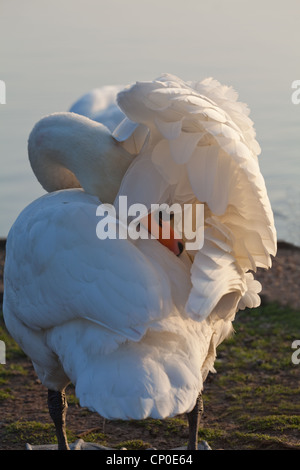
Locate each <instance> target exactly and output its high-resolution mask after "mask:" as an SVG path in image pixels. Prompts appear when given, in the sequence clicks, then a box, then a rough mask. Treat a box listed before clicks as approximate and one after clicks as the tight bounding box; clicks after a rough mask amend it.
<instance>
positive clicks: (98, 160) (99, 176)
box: [28, 113, 133, 203]
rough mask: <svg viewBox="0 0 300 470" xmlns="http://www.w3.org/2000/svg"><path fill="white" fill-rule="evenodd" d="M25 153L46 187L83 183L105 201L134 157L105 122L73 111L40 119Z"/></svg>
mask: <svg viewBox="0 0 300 470" xmlns="http://www.w3.org/2000/svg"><path fill="white" fill-rule="evenodd" d="M28 155H29V160H30V164H31V166H32V169H33V171H34V173H35V175H36V177H37V179H38V180H39V182H40V183H41V185H42V186H43V187H44V189H46V191H48V192H52V191H56V190H58V189H67V188H74V187H75V188H78V187H82V188H84V189H85V191H86V192H88V193H90V194H93V195H96V196H98V197H99V199H100V200H101V202H107V203H113V201H114V198H115V196H116V194H117V193H118V190H119V187H120V184H121V181H122V178H123V176H124V174H125V172H126V171H127V168H128V167H129V165H130V163H131V162H132V159H133V157H132V155H130V154H129V153H128V152H126V150H124V149H123V148H122V147H121V145H120V144H119V143H118V142H117V141H116V140H115V139H114V138H113V137H112V136H111V133H110V131H109V130H108V129H107V128H106V127H105V126H103V125H102V124H100V123H97V122H95V121H92V120H91V119H89V118H87V117H85V116H81V115H79V114H75V113H55V114H51V115H49V116H46V117H44V118H43V119H41V120H40V121H39V122H38V123H37V124H36V125H35V126H34V128H33V130H32V132H31V134H30V136H29V140H28Z"/></svg>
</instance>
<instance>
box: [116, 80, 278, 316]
mask: <svg viewBox="0 0 300 470" xmlns="http://www.w3.org/2000/svg"><path fill="white" fill-rule="evenodd" d="M117 101H118V104H119V106H120V108H121V109H122V110H123V112H124V113H125V114H126V116H127V118H128V119H130V120H131V121H133V122H135V123H138V124H140V125H142V126H144V127H145V126H146V127H147V128H148V134H147V136H145V139H144V142H143V144H142V145H140V148H141V151H140V154H139V156H138V158H137V159H136V161H135V162H134V163H133V165H132V166H131V168H130V169H129V171H128V172H127V174H126V175H125V178H124V180H123V182H122V185H121V188H120V192H119V194H128V195H129V197H130V202H131V203H134V202H138V201H139V199H141V200H142V202H143V203H144V204H145V203H146V204H147V205H148V206H150V205H151V204H152V203H159V202H168V203H176V202H180V203H182V204H183V203H186V202H190V201H193V202H195V203H197V202H200V203H204V204H205V206H206V210H205V213H206V218H205V240H207V242H206V243H205V244H204V247H203V248H202V249H201V250H200V251H199V253H197V254H196V256H195V258H194V268H193V270H192V283H193V289H192V291H191V294H190V298H189V300H188V302H187V310H188V311H189V313H190V314H191V315H192V317H194V318H195V317H196V318H197V317H198V318H205V317H206V316H208V315H209V314H210V313H213V312H214V311H216V309H217V310H218V312H220V311H221V310H222V308H224V313H223V314H222V316H224V315H225V316H226V312H227V316H231V315H232V312H235V311H236V309H237V308H238V307H243V308H244V307H245V306H247V305H248V304H249V305H248V306H253V305H258V304H259V297H258V295H257V293H258V291H259V286H258V284H256V283H252V282H249V275H248V274H247V272H248V271H249V270H254V271H255V270H256V268H257V267H264V268H268V267H270V266H271V255H275V253H276V231H275V227H274V219H273V213H272V210H271V206H270V202H269V199H268V196H267V192H266V187H265V183H264V179H263V177H262V175H261V172H260V168H259V164H258V158H257V154H258V153H259V152H260V147H259V145H258V143H257V141H256V140H255V131H254V128H253V123H252V121H251V119H250V118H249V116H248V114H249V110H248V108H247V106H246V105H244V104H243V103H240V102H238V101H237V94H236V93H235V92H234V90H232V89H231V88H229V87H226V86H222V85H220V83H219V82H217V81H216V80H213V79H207V80H204V81H203V82H197V83H193V82H183V81H182V80H180V79H178V78H177V77H174V76H172V75H167V74H166V75H163V76H162V77H160V78H158V79H157V80H155V81H153V82H138V83H136V84H135V85H133V86H132V87H130V88H126V89H125V90H123V91H121V92H120V93H119V94H118V98H117ZM122 126H126V119H125V121H124V122H123V123H121V124H120V125H119V128H118V132H119V135H122ZM127 129H128V127H127ZM137 129H138V127H134V132H137ZM124 136H125V134H124ZM129 138H130V137H128V135H127V136H126V138H124V145H126V142H127V141H128V139H129ZM119 140H122V139H121V138H119ZM143 166H144V168H145V174H146V173H147V172H148V173H151V174H152V177H153V178H152V187H153V191H151V188H150V187H147V188H146V191H144V190H143V188H141V190H140V191H139V190H138V189H136V188H135V190H133V191H132V190H130V188H132V187H133V186H134V183H136V181H137V180H138V176H139V175H140V174H141V172H142V168H143ZM154 176H155V178H154ZM157 188H159V191H157ZM163 199H164V200H163ZM116 202H117V199H116ZM212 234H213V235H212ZM211 237H212V238H211ZM208 241H209V242H208ZM225 247H226V248H225ZM216 260H218V262H217V264H218V266H217V267H215V269H214V275H213V276H212V279H211V280H210V282H209V283H207V266H209V265H210V263H211V262H215V261H216ZM229 260H230V261H229ZM214 286H215V287H214ZM249 290H250V291H251V292H250V293H249ZM227 294H230V297H231V301H232V302H228V295H227ZM222 299H223V304H222ZM245 299H246V300H245ZM247 299H248V304H247ZM250 299H251V301H250ZM217 306H218V307H217Z"/></svg>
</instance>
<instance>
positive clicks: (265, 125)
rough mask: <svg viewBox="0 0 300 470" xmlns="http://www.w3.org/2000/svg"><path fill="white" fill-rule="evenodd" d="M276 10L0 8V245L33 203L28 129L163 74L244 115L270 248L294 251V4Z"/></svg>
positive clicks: (109, 5)
mask: <svg viewBox="0 0 300 470" xmlns="http://www.w3.org/2000/svg"><path fill="white" fill-rule="evenodd" d="M16 3H17V4H18V5H17V6H16ZM208 3H209V4H208ZM276 3H277V4H279V2H273V1H269V0H264V1H263V2H261V0H259V1H258V0H253V1H252V2H246V1H243V0H227V2H224V1H222V0H219V1H210V2H203V4H202V2H199V0H197V1H196V0H195V1H194V0H187V1H186V2H182V1H178V0H163V1H161V0H151V2H150V1H144V0H143V1H141V0H127V1H126V2H124V1H123V0H109V1H105V0H104V1H99V0H84V1H76V0H75V1H74V0H72V1H71V0H60V1H58V0H52V1H51V2H46V1H44V0H27V1H26V2H12V1H11V0H0V79H1V80H4V81H5V83H6V87H7V93H6V101H7V104H5V105H0V168H1V175H0V236H1V237H5V236H6V235H7V233H8V230H9V228H10V226H11V224H12V223H13V221H14V220H15V218H16V216H17V215H18V213H19V212H20V211H21V210H22V209H23V208H24V207H25V206H26V205H27V204H28V203H30V202H31V201H32V200H33V199H35V198H36V197H38V196H40V195H41V194H43V190H42V189H41V187H40V186H39V184H38V183H37V182H36V181H35V178H34V176H33V174H32V172H31V169H30V166H29V163H28V161H27V148H26V146H27V137H28V134H29V132H30V130H31V129H32V127H33V125H34V123H35V122H36V121H37V120H39V119H40V118H41V117H42V116H43V115H45V114H49V113H51V112H55V111H64V110H67V109H68V108H69V107H70V105H71V104H72V103H73V102H74V101H75V100H76V99H77V98H78V97H79V96H81V95H82V94H83V93H85V92H87V91H89V90H90V89H92V88H95V87H98V86H101V85H106V84H119V83H121V84H123V83H124V84H127V83H131V82H133V81H135V80H150V79H153V78H155V77H157V76H158V75H160V74H161V73H162V72H170V73H173V74H175V75H178V76H180V77H181V78H183V79H186V80H195V79H203V78H205V77H206V76H213V77H215V78H217V79H218V80H219V81H221V82H222V83H226V84H229V85H233V86H234V88H235V89H236V90H237V91H238V92H239V95H240V99H241V100H242V101H246V102H247V103H248V104H249V106H250V108H251V111H252V113H251V116H252V118H253V120H254V121H255V125H256V130H257V135H258V140H259V142H260V144H261V147H262V155H261V157H260V159H261V160H260V161H261V169H262V172H263V174H264V176H265V179H266V183H267V188H268V191H269V196H270V199H271V203H272V206H273V209H274V214H275V221H276V226H277V230H278V235H279V238H280V239H284V240H286V241H290V242H293V243H296V244H298V245H300V202H299V201H300V187H299V181H300V164H299V157H300V155H299V151H300V132H299V131H300V104H299V105H295V104H293V103H292V100H291V95H292V92H293V90H292V88H291V84H292V82H293V81H294V80H297V79H299V80H300V69H299V63H300V61H299V55H300V53H299V51H300V48H299V46H300V28H299V16H300V3H299V1H298V0H287V1H286V2H284V3H280V4H279V5H278V6H275V5H276Z"/></svg>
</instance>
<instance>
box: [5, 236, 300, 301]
mask: <svg viewBox="0 0 300 470" xmlns="http://www.w3.org/2000/svg"><path fill="white" fill-rule="evenodd" d="M5 246H6V238H0V303H1V304H2V301H3V268H4V262H5ZM255 279H257V280H258V281H260V282H261V284H262V292H261V294H260V297H261V302H262V304H265V303H271V302H277V303H278V304H279V305H281V306H283V307H291V308H293V309H295V310H297V309H300V289H299V287H300V247H298V246H297V245H293V244H292V243H289V242H285V241H284V240H279V241H278V243H277V255H276V257H275V258H272V267H271V268H270V269H268V270H265V269H258V270H257V272H256V273H255Z"/></svg>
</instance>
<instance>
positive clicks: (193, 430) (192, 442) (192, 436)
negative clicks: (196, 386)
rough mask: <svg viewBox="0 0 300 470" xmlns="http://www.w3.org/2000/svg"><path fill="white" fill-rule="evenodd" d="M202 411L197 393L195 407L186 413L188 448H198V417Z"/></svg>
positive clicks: (201, 403) (200, 398)
mask: <svg viewBox="0 0 300 470" xmlns="http://www.w3.org/2000/svg"><path fill="white" fill-rule="evenodd" d="M202 413H203V400H202V395H201V393H199V395H198V398H197V400H196V404H195V407H194V408H193V410H192V411H191V412H190V413H187V418H188V422H189V443H188V450H197V449H198V430H199V423H200V418H201V415H202Z"/></svg>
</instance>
